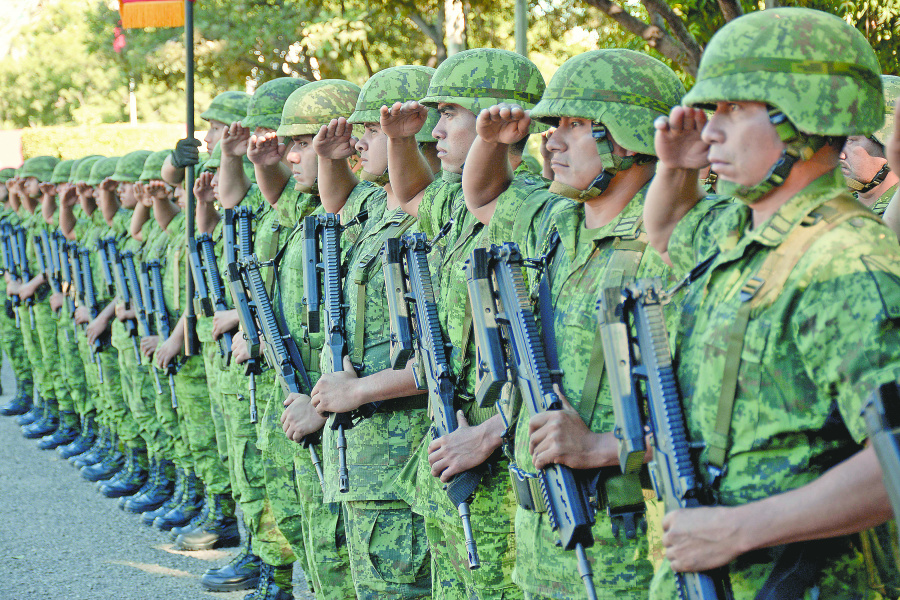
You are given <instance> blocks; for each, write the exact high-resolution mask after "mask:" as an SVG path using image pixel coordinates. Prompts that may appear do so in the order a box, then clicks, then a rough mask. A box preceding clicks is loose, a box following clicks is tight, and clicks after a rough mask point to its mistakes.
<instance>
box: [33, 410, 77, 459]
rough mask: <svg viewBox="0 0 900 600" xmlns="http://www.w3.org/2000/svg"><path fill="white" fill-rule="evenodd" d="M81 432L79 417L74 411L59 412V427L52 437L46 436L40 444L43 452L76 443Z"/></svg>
mask: <svg viewBox="0 0 900 600" xmlns="http://www.w3.org/2000/svg"><path fill="white" fill-rule="evenodd" d="M80 433H81V432H80V431H79V429H78V417H77V416H76V415H75V413H74V412H72V411H60V412H59V427H57V429H56V431H54V432H53V433H52V434H51V435H45V436H44V437H42V438H41V441H40V442H38V448H40V449H41V450H54V449H56V448H59V447H60V446H65V445H66V444H71V443H72V442H74V441H75V440H76V439H77V438H78V435H79V434H80Z"/></svg>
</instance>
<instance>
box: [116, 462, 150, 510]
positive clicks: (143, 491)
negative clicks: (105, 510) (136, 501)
mask: <svg viewBox="0 0 900 600" xmlns="http://www.w3.org/2000/svg"><path fill="white" fill-rule="evenodd" d="M157 464H158V463H157V462H156V457H155V456H149V457H148V458H147V477H146V479H144V484H143V485H141V487H139V488H138V489H136V490H135V491H133V492H131V493H130V494H125V495H123V496H119V508H121V509H122V510H125V503H126V502H128V501H129V500H131V499H133V498H137V497H138V496H141V495H143V494H146V493H147V490H149V489H151V488H152V487H153V486H154V485H156V478H157V476H158V475H159V473H158V472H157V471H158V468H159V467H158V466H157Z"/></svg>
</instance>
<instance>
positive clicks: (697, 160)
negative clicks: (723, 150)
mask: <svg viewBox="0 0 900 600" xmlns="http://www.w3.org/2000/svg"><path fill="white" fill-rule="evenodd" d="M705 125H706V113H704V112H703V111H702V110H700V109H699V108H691V107H689V106H676V107H675V108H673V109H672V112H670V113H669V116H668V117H657V119H656V120H655V121H654V122H653V126H654V127H655V128H656V137H655V140H654V146H655V148H656V154H657V156H659V160H660V161H661V162H662V163H663V164H664V165H665V166H667V167H669V168H670V169H702V168H703V167H706V166H709V159H708V158H707V155H708V153H709V144H707V143H706V142H704V141H703V138H702V137H701V136H702V134H703V127H704V126H705Z"/></svg>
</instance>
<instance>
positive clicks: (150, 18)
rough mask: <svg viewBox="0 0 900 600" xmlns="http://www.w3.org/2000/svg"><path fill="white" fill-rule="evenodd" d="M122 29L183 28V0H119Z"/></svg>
mask: <svg viewBox="0 0 900 600" xmlns="http://www.w3.org/2000/svg"><path fill="white" fill-rule="evenodd" d="M119 14H120V15H122V27H124V28H126V29H135V28H141V27H184V0H119Z"/></svg>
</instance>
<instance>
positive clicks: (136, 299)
mask: <svg viewBox="0 0 900 600" xmlns="http://www.w3.org/2000/svg"><path fill="white" fill-rule="evenodd" d="M120 256H121V259H122V261H121V262H122V263H123V265H124V269H125V282H126V284H127V288H128V296H129V298H130V300H131V308H132V309H134V313H135V315H137V322H138V325H139V326H140V334H141V337H150V336H151V335H153V331H152V330H151V329H150V313H149V312H148V310H147V306H148V305H149V304H152V303H153V298H151V296H150V285H149V279H150V278H149V276H147V287H146V291H145V288H144V286H143V285H141V280H140V279H139V278H138V271H137V267H136V266H135V264H134V252H132V251H131V250H126V251H125V252H123V253H122V254H121V255H120ZM145 273H146V272H145ZM138 362H140V356H138ZM150 371H151V372H152V373H153V382H154V383H155V384H156V393H157V394H162V385H160V383H159V374H158V373H157V372H156V367H154V366H152V365H151V366H150Z"/></svg>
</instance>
